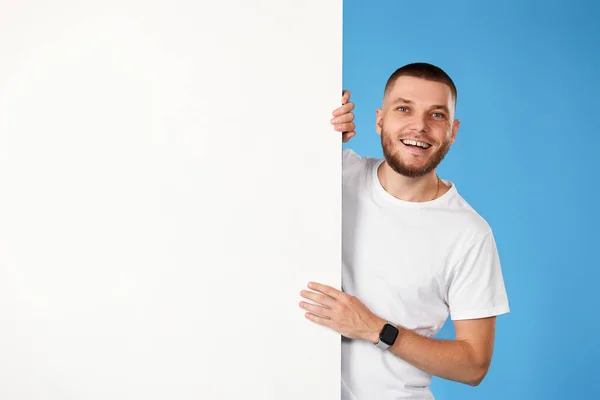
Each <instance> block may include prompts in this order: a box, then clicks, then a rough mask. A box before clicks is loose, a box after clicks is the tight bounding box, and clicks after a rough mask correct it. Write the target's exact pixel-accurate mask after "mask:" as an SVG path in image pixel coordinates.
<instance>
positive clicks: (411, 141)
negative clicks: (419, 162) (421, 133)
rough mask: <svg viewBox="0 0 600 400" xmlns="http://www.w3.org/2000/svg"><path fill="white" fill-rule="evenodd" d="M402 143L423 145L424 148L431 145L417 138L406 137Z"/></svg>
mask: <svg viewBox="0 0 600 400" xmlns="http://www.w3.org/2000/svg"><path fill="white" fill-rule="evenodd" d="M402 143H404V144H409V145H412V146H419V147H422V148H424V149H427V148H429V147H430V145H428V144H427V143H423V142H417V141H416V140H409V139H405V140H403V141H402Z"/></svg>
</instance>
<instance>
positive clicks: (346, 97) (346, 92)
mask: <svg viewBox="0 0 600 400" xmlns="http://www.w3.org/2000/svg"><path fill="white" fill-rule="evenodd" d="M348 100H350V91H349V90H342V104H346V103H347V102H348Z"/></svg>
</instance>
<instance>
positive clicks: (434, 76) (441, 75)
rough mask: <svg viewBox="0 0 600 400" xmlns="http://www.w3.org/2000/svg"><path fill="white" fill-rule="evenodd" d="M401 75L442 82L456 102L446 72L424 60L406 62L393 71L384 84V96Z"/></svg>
mask: <svg viewBox="0 0 600 400" xmlns="http://www.w3.org/2000/svg"><path fill="white" fill-rule="evenodd" d="M401 76H412V77H414V78H421V79H426V80H428V81H434V82H441V83H444V84H446V85H447V86H448V87H449V88H450V91H451V92H452V96H453V97H454V101H455V102H456V99H457V97H458V93H457V90H456V86H455V85H454V82H453V81H452V79H451V78H450V76H448V74H447V73H446V72H445V71H444V70H443V69H441V68H440V67H438V66H435V65H433V64H428V63H424V62H416V63H412V64H406V65H405V66H403V67H400V68H398V69H397V70H396V71H394V73H393V74H392V75H391V76H390V77H389V79H388V81H387V83H386V85H385V90H384V96H385V95H386V94H387V93H388V91H389V89H390V88H391V87H392V86H393V85H394V83H396V79H398V78H399V77H401Z"/></svg>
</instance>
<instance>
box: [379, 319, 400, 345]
mask: <svg viewBox="0 0 600 400" xmlns="http://www.w3.org/2000/svg"><path fill="white" fill-rule="evenodd" d="M397 336H398V328H396V327H394V326H391V325H389V324H386V325H385V326H384V327H383V330H382V331H381V338H380V339H381V341H382V342H383V343H385V344H387V345H388V346H391V345H392V344H394V342H395V341H396V337H397Z"/></svg>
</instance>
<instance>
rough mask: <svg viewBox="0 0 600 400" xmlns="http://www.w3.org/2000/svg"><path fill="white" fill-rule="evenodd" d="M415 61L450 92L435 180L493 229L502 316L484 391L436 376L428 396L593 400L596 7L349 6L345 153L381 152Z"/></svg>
mask: <svg viewBox="0 0 600 400" xmlns="http://www.w3.org/2000/svg"><path fill="white" fill-rule="evenodd" d="M567 3H568V4H567ZM414 61H425V62H431V63H433V64H436V65H438V66H440V67H442V68H443V69H444V70H446V72H448V74H449V75H450V76H451V77H452V78H453V80H454V81H455V83H456V85H457V87H458V108H457V118H459V119H460V120H461V127H460V129H459V132H458V137H457V141H456V143H455V145H454V146H453V147H452V149H451V150H450V152H449V153H448V156H447V157H446V159H445V160H444V161H443V163H442V164H441V166H440V168H439V169H438V171H439V173H440V176H441V177H442V178H445V179H449V180H451V181H453V182H454V183H455V184H456V185H457V188H458V190H459V191H460V193H461V194H462V195H463V196H464V197H465V198H466V200H467V201H468V202H469V203H470V204H471V205H472V206H473V207H474V208H475V209H476V210H477V211H478V212H479V213H480V214H481V215H482V216H483V217H484V218H485V219H486V220H487V221H488V222H489V223H490V225H491V226H492V228H493V229H494V233H495V236H496V240H497V244H498V248H499V251H500V257H501V261H502V264H503V272H504V277H505V282H506V286H507V290H508V295H509V300H510V306H511V313H510V314H508V315H505V316H502V317H499V318H498V324H497V337H496V346H495V353H494V360H493V362H492V366H491V368H490V371H489V374H488V376H487V377H486V379H485V380H484V381H483V383H482V384H481V385H480V386H478V387H469V386H466V385H463V384H459V383H455V382H450V381H445V380H442V379H438V378H434V381H433V384H432V390H433V392H434V395H435V396H436V400H444V399H461V400H469V399H478V400H482V399H483V400H494V399H502V400H506V399H511V400H517V399H528V400H530V399H544V400H550V399H560V400H571V399H573V400H580V399H600V384H599V383H598V382H599V379H600V377H599V375H600V366H599V365H600V364H599V363H600V339H599V338H598V333H600V317H599V316H598V308H599V307H598V306H599V305H600V301H599V300H598V299H599V296H600V287H599V280H600V263H599V262H598V251H599V250H600V245H599V243H598V239H600V235H598V233H597V228H598V226H599V225H600V212H599V208H600V207H599V206H598V186H599V185H600V179H599V178H598V173H599V172H600V170H599V168H598V166H597V162H598V157H597V155H598V152H599V151H600V146H599V145H600V139H599V137H600V129H599V127H600V110H599V104H598V103H599V97H600V78H599V77H598V75H599V74H600V2H595V1H571V2H558V1H523V0H521V1H518V0H505V1H502V2H498V1H494V2H490V1H486V2H482V1H452V2H448V1H410V2H409V1H399V0H394V1H390V0H377V1H373V2H367V1H364V0H363V1H358V0H345V1H344V68H343V75H344V79H343V82H344V88H346V89H349V90H351V92H352V101H353V102H355V104H356V110H355V115H356V119H355V122H356V124H357V136H355V137H354V138H353V139H352V140H351V142H350V143H348V144H346V145H344V147H351V148H353V149H355V150H356V151H357V152H358V153H359V154H361V155H363V156H376V157H381V156H382V153H381V147H380V142H379V136H377V134H376V132H375V129H374V128H375V110H376V108H377V107H380V105H381V97H382V92H383V87H384V85H385V82H386V80H387V78H388V77H389V75H390V74H391V73H392V72H393V71H394V70H395V69H396V68H398V67H400V66H402V65H404V64H407V63H410V62H414ZM438 337H440V338H445V339H448V338H453V337H454V329H453V327H452V324H451V322H450V321H449V322H448V323H446V325H445V327H444V328H443V329H442V331H441V332H440V334H439V335H438ZM369 400H371V399H369Z"/></svg>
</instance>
